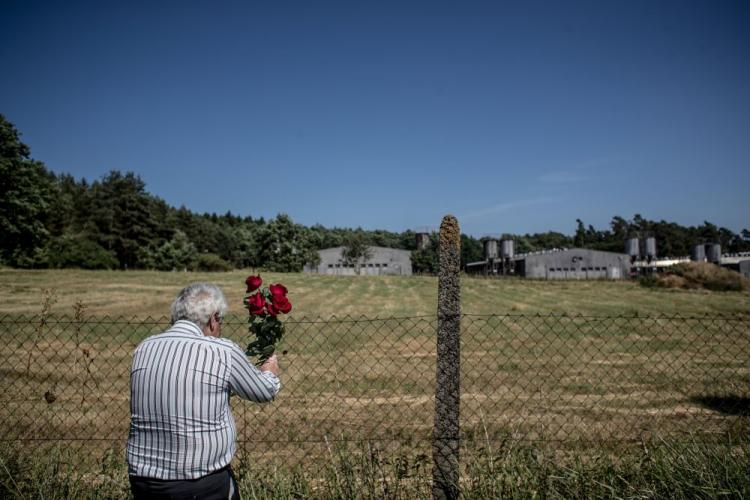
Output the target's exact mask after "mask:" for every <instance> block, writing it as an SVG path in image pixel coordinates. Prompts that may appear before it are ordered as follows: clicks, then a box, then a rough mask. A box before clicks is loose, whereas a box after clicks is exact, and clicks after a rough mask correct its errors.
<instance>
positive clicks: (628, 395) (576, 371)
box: [0, 270, 750, 465]
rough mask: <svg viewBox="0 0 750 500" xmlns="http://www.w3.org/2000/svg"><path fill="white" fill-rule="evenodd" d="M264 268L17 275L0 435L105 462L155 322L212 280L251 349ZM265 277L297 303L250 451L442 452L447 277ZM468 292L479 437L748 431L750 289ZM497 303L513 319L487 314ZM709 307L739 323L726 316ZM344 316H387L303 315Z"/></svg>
mask: <svg viewBox="0 0 750 500" xmlns="http://www.w3.org/2000/svg"><path fill="white" fill-rule="evenodd" d="M247 274H248V272H232V273H218V274H190V273H188V274H183V273H155V272H133V273H129V272H127V273H126V272H84V271H32V272H29V271H14V270H0V282H2V283H3V284H4V286H2V287H0V297H1V298H0V300H2V301H3V302H2V303H3V306H2V311H0V312H2V313H4V314H5V316H4V319H3V321H2V322H0V331H1V332H2V335H3V343H2V345H0V359H2V360H3V362H2V366H0V437H2V438H3V439H23V440H41V441H24V442H25V443H27V445H32V443H38V444H40V445H42V446H46V444H47V443H48V441H45V440H50V441H49V442H54V441H55V440H59V439H63V440H67V441H66V442H67V443H69V445H70V446H71V447H76V446H80V447H81V448H82V450H85V452H82V454H81V456H82V457H85V456H88V457H92V456H96V453H95V452H96V450H99V451H101V452H103V451H104V450H106V449H107V448H108V447H109V446H110V445H111V443H112V442H113V441H115V442H118V443H120V446H121V443H122V442H123V441H124V439H125V437H126V435H127V428H128V424H129V409H128V370H129V364H130V359H131V355H132V351H133V349H134V347H135V345H136V344H137V343H138V342H139V341H140V340H141V339H143V338H145V337H146V336H147V335H149V334H153V333H158V332H160V331H162V330H163V329H164V328H165V327H166V321H165V320H162V321H161V322H154V321H143V318H145V317H146V316H148V315H151V316H155V317H161V316H163V315H164V314H165V313H166V312H167V311H168V308H169V303H170V302H171V300H172V297H173V296H174V295H175V294H176V292H177V291H178V290H179V289H180V288H181V287H182V286H183V285H184V284H186V283H189V282H193V281H200V280H208V281H212V282H215V283H217V284H219V285H220V286H222V287H223V289H224V290H225V293H226V294H227V296H228V300H229V302H230V304H231V305H232V307H233V309H232V310H233V312H234V313H235V316H234V317H230V318H229V322H228V323H227V324H226V328H225V335H227V336H229V337H230V338H233V339H234V340H236V341H237V342H238V343H240V344H245V343H246V342H247V340H248V339H247V334H246V330H245V328H246V324H245V322H244V317H243V316H242V315H241V314H242V311H241V309H240V307H239V305H240V304H241V299H242V296H243V292H244V287H243V286H242V283H243V281H244V278H245V276H246V275H247ZM264 279H266V281H267V282H277V281H281V282H283V283H284V284H286V285H287V287H288V288H289V289H290V295H291V300H292V302H293V303H294V306H295V310H294V312H293V315H292V316H291V317H289V318H287V327H288V328H287V335H286V339H285V344H284V345H283V347H282V348H283V349H285V350H286V351H288V352H287V354H286V355H284V356H283V357H282V369H283V380H284V389H283V392H282V393H281V395H280V396H279V398H278V399H277V401H276V402H274V403H272V404H270V405H265V406H260V405H252V404H248V403H245V402H242V401H234V402H233V406H234V408H235V416H236V419H237V424H238V425H237V427H238V431H239V433H240V435H239V438H240V442H241V448H242V449H243V452H244V453H241V454H240V458H242V457H245V456H249V457H250V459H251V460H252V461H253V462H263V461H274V462H276V463H279V462H283V463H284V464H287V465H288V464H295V463H308V462H309V461H310V460H312V459H313V458H316V459H319V460H324V459H325V458H326V456H327V454H329V453H330V447H331V446H336V444H337V443H340V442H346V441H350V440H353V441H362V440H365V441H367V440H375V441H377V442H378V443H381V445H383V444H384V445H385V446H387V447H388V446H390V447H394V448H397V449H398V448H400V449H402V450H407V451H408V455H409V456H412V457H415V456H419V455H428V456H429V454H430V446H429V438H430V433H431V429H432V420H433V408H434V399H433V395H434V387H433V384H434V380H435V354H434V352H435V330H436V320H435V318H434V314H435V311H436V297H437V293H436V290H435V288H436V280H435V279H433V278H427V277H412V278H406V277H403V278H402V277H351V278H348V277H347V278H344V277H325V276H306V275H302V274H286V275H283V274H269V275H264ZM462 286H463V290H462V301H463V309H464V312H465V313H469V314H470V315H469V316H466V317H465V318H464V319H463V322H462V328H463V332H462V373H461V382H462V413H461V418H462V436H463V439H464V442H466V443H479V444H481V443H494V444H501V443H504V442H507V441H508V440H510V441H513V442H518V441H521V440H534V441H543V442H553V443H554V442H557V441H560V442H561V443H562V444H565V445H566V446H567V445H570V444H574V443H576V442H581V441H583V442H589V441H595V442H599V443H606V442H608V441H615V442H621V441H623V440H625V441H638V440H640V439H648V438H650V437H652V436H657V435H658V436H672V437H679V436H681V435H683V434H684V433H687V432H700V433H703V434H704V435H707V436H711V435H722V434H725V433H727V432H731V433H735V434H739V435H744V436H747V435H748V414H747V411H748V410H747V404H748V403H747V402H748V401H749V400H750V363H748V355H749V354H748V353H750V325H749V324H748V319H747V314H748V313H750V304H749V301H748V298H749V297H750V296H749V295H748V294H747V293H721V294H719V293H710V292H707V291H703V290H699V291H683V290H663V289H645V288H642V287H639V286H638V285H637V284H634V283H628V282H618V283H613V282H531V281H522V280H517V279H513V280H490V279H474V278H464V279H463V281H462ZM44 289H48V290H49V289H52V290H54V291H53V292H52V294H51V295H50V297H51V298H52V299H54V300H49V301H48V306H49V307H48V308H47V314H48V315H51V316H49V317H48V320H47V321H46V322H44V323H43V322H41V321H39V317H38V316H37V317H36V318H34V319H29V318H26V319H22V318H21V317H20V316H19V315H21V314H34V315H38V314H39V313H40V311H41V309H42V302H43V301H44V294H43V293H42V290H44ZM76 302H82V303H83V304H84V305H85V309H84V313H85V314H84V316H83V318H79V320H75V319H74V318H73V312H74V311H75V308H74V305H75V304H76ZM79 311H80V308H79ZM563 312H564V313H580V314H581V315H582V316H564V315H561V314H560V313H563ZM490 313H500V315H499V316H478V315H481V314H490ZM550 313H552V315H550ZM701 313H710V314H730V313H731V314H738V315H739V317H735V319H723V320H715V319H712V318H700V317H698V316H699V315H700V314H701ZM61 314H65V315H67V317H66V318H64V319H60V318H61V317H60V315H61ZM334 314H335V315H338V316H339V317H341V316H345V315H354V316H357V317H359V316H360V315H365V316H370V317H375V316H380V317H381V319H376V320H349V319H341V320H332V321H331V320H328V321H312V320H306V319H304V317H308V318H314V317H316V316H322V317H324V318H330V317H331V316H332V315H334ZM471 314H474V316H471ZM537 314H541V315H540V316H537ZM623 314H625V315H627V317H626V318H623V317H621V316H622V315H623ZM105 315H124V316H128V317H133V316H137V317H139V318H141V322H140V323H133V322H113V321H112V320H108V319H103V318H104V316H105ZM419 315H424V317H421V318H416V317H413V316H419ZM644 315H650V317H644ZM654 315H657V316H658V317H653V316H654ZM674 315H681V316H686V317H692V318H693V319H674V318H672V316H674ZM303 316H304V317H303ZM386 316H397V317H401V319H388V318H386ZM407 316H409V318H405V317H407ZM607 316H615V317H607ZM743 318H744V319H743ZM45 395H47V398H45ZM49 399H53V401H52V402H48V400H49ZM329 458H330V457H329Z"/></svg>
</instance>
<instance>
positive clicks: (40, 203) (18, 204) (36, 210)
mask: <svg viewBox="0 0 750 500" xmlns="http://www.w3.org/2000/svg"><path fill="white" fill-rule="evenodd" d="M30 154H31V152H30V150H29V147H28V146H26V144H24V143H22V142H21V140H20V137H19V133H18V131H17V130H16V128H15V127H14V126H13V124H11V123H10V122H9V121H7V120H6V119H5V117H4V116H3V115H0V234H2V243H1V244H0V245H1V246H0V260H1V261H3V262H5V263H8V264H11V265H13V266H21V267H29V266H33V265H38V264H39V263H38V260H37V254H38V252H39V251H40V249H41V248H42V247H43V246H44V245H45V243H46V239H47V238H48V236H49V231H48V230H47V228H46V226H45V223H46V222H47V219H48V216H49V208H50V204H51V201H52V199H53V198H54V175H53V174H51V173H50V172H49V171H48V170H47V169H46V168H45V166H44V164H42V163H41V162H38V161H34V160H31V159H30V158H29V155H30Z"/></svg>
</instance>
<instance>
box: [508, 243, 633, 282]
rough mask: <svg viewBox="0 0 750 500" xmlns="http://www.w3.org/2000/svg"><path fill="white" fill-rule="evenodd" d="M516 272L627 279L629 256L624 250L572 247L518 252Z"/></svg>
mask: <svg viewBox="0 0 750 500" xmlns="http://www.w3.org/2000/svg"><path fill="white" fill-rule="evenodd" d="M516 273H518V274H520V275H521V276H525V277H526V278H541V279H549V280H554V279H626V278H629V277H630V257H628V255H627V254H624V253H615V252H602V251H599V250H587V249H585V248H571V249H567V250H559V251H557V252H548V253H538V254H526V255H523V256H521V255H519V258H518V260H517V261H516Z"/></svg>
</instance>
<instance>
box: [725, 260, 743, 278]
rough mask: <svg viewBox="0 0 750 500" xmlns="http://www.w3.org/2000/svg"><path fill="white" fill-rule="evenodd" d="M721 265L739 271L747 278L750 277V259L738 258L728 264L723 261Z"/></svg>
mask: <svg viewBox="0 0 750 500" xmlns="http://www.w3.org/2000/svg"><path fill="white" fill-rule="evenodd" d="M727 260H729V259H727ZM721 265H722V267H725V268H727V269H731V270H732V271H737V272H738V273H740V274H741V275H742V276H744V277H745V278H750V259H745V260H737V261H736V262H729V263H726V264H724V263H722V264H721Z"/></svg>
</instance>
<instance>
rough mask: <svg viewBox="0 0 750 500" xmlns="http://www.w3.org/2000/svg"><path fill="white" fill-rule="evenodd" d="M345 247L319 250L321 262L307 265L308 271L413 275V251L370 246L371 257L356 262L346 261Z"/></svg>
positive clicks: (346, 274)
mask: <svg viewBox="0 0 750 500" xmlns="http://www.w3.org/2000/svg"><path fill="white" fill-rule="evenodd" d="M343 250H344V247H333V248H326V249H323V250H318V255H320V264H318V265H317V266H314V267H312V266H305V269H304V270H305V272H306V273H315V274H337V275H344V276H354V275H356V274H358V273H357V271H358V270H359V274H360V275H403V276H409V275H411V252H410V251H409V250H399V249H396V248H387V247H370V252H371V253H372V255H371V257H370V258H369V259H367V260H366V261H360V262H358V263H356V264H348V263H346V262H344V258H343V257H342V252H343Z"/></svg>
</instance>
